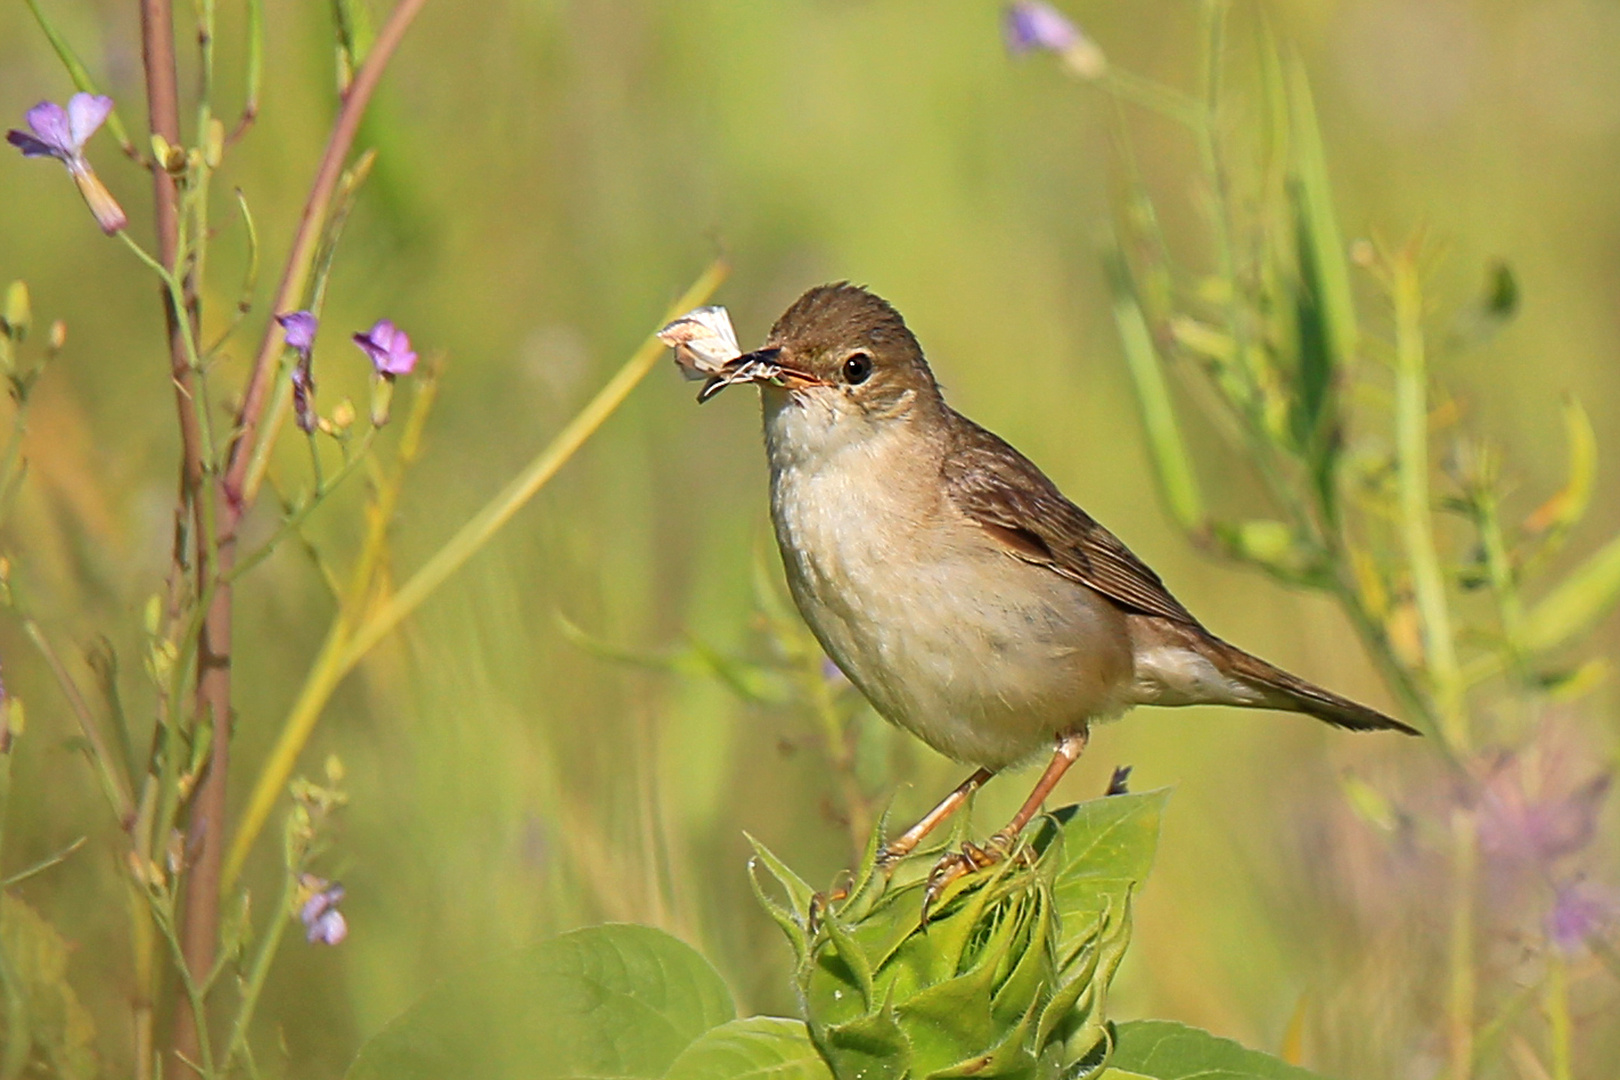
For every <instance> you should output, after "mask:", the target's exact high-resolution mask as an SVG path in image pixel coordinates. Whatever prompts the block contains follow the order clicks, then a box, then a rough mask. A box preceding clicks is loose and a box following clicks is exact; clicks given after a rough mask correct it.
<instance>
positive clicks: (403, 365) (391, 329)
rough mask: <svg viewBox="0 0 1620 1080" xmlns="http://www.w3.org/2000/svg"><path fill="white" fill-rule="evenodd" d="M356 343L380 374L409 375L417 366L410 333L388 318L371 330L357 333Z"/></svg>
mask: <svg viewBox="0 0 1620 1080" xmlns="http://www.w3.org/2000/svg"><path fill="white" fill-rule="evenodd" d="M354 343H355V344H356V345H358V346H360V348H361V350H362V351H363V352H364V353H365V354H366V355H367V356H369V357H370V358H371V364H372V366H373V367H374V368H376V369H377V374H379V375H388V376H394V375H409V374H410V373H411V371H412V369H413V368H415V367H416V354H415V353H414V352H412V351H411V339H410V335H408V334H406V333H405V331H403V330H401V329H400V328H399V327H397V326H395V325H394V324H393V323H392V322H391V321H390V320H388V319H379V320H377V324H376V325H375V326H373V327H372V328H371V329H370V330H368V331H366V332H365V333H361V334H355V335H354Z"/></svg>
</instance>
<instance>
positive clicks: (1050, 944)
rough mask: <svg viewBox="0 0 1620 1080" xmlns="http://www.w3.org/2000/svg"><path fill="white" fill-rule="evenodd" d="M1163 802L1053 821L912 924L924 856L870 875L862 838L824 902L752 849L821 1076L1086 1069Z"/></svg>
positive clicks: (1103, 1029) (1098, 1040)
mask: <svg viewBox="0 0 1620 1080" xmlns="http://www.w3.org/2000/svg"><path fill="white" fill-rule="evenodd" d="M1163 802H1164V793H1163V792H1151V793H1144V794H1140V795H1116V796H1110V797H1107V798H1104V799H1100V800H1098V801H1096V802H1092V803H1085V804H1082V805H1080V806H1077V807H1066V808H1064V809H1063V810H1059V811H1057V812H1055V813H1054V814H1052V815H1051V816H1049V817H1047V818H1045V819H1042V820H1041V821H1040V822H1039V823H1037V824H1036V825H1034V826H1032V827H1031V829H1030V830H1029V831H1028V832H1027V833H1026V836H1025V840H1024V843H1023V846H1021V847H1020V848H1019V849H1018V850H1017V851H1015V852H1014V853H1013V855H1012V856H1011V857H1010V858H1008V859H1006V860H1005V861H1002V862H1000V863H999V864H997V865H995V866H993V867H991V868H989V869H987V870H982V871H979V872H976V873H973V874H970V875H968V876H967V877H964V878H961V879H958V880H957V881H956V882H953V883H952V884H950V885H949V886H947V887H946V888H945V889H943V890H942V891H941V893H940V895H939V896H938V897H937V898H935V899H934V900H933V902H932V904H931V906H930V908H929V911H930V914H929V915H928V920H927V923H926V925H925V924H924V922H923V908H924V903H925V897H926V894H927V892H928V881H929V878H930V873H931V871H932V869H933V867H934V865H935V860H936V859H937V858H938V855H939V852H938V851H931V852H918V853H913V854H911V855H908V856H905V857H902V858H901V859H899V860H898V861H897V862H894V863H891V864H890V865H889V866H888V867H887V868H886V869H884V870H878V869H877V866H876V864H877V852H878V850H879V847H878V844H877V841H876V839H875V838H874V841H873V843H872V845H871V846H870V847H869V848H868V855H867V859H866V861H865V863H864V865H863V868H862V871H861V873H860V875H859V879H858V881H857V882H856V884H854V885H853V886H852V887H850V888H849V889H848V890H847V895H846V896H845V897H844V898H843V899H839V900H835V901H833V902H831V903H829V902H827V900H826V899H825V898H824V897H820V896H817V895H815V894H813V893H811V891H810V889H809V887H808V886H807V885H805V884H804V882H803V881H802V880H800V879H799V878H798V876H797V875H795V874H794V873H793V871H792V870H790V869H788V868H787V867H786V866H785V865H784V864H783V863H782V862H781V861H780V860H779V859H777V858H776V856H774V855H773V854H771V853H770V852H769V851H768V850H766V849H765V848H764V847H762V846H761V845H759V844H758V843H757V842H756V843H755V844H754V849H755V852H756V859H755V862H754V866H755V867H763V868H764V869H766V870H767V871H768V872H769V874H770V875H771V876H772V877H774V878H775V879H776V882H777V884H778V885H779V886H780V887H781V889H782V890H783V891H784V892H785V893H786V894H787V898H788V905H786V906H784V905H783V904H781V903H780V902H778V901H777V900H775V899H773V898H771V897H770V896H768V895H767V894H766V893H765V892H764V890H763V889H762V888H761V886H760V883H759V881H758V878H757V875H756V879H755V882H754V886H755V891H756V894H757V895H758V896H759V898H760V900H761V902H762V903H764V904H765V906H766V908H767V910H768V911H769V912H770V914H771V915H772V917H773V918H774V919H775V920H776V921H777V923H778V925H780V926H781V927H782V928H783V930H784V931H785V932H786V933H787V935H788V939H789V941H790V943H791V944H792V945H793V949H794V952H795V954H796V955H797V959H798V974H797V984H798V990H799V998H800V1003H801V1006H802V1008H803V1011H804V1016H805V1021H806V1023H807V1025H808V1027H809V1030H810V1037H811V1039H812V1041H813V1042H814V1043H815V1045H816V1048H817V1050H819V1051H820V1053H821V1055H822V1057H823V1058H824V1059H825V1060H826V1062H827V1064H828V1065H829V1066H830V1067H831V1070H832V1073H833V1076H834V1077H835V1078H836V1080H857V1078H875V1077H928V1076H933V1077H945V1076H958V1077H963V1076H984V1077H1013V1076H1017V1077H1027V1078H1030V1080H1039V1078H1056V1077H1066V1078H1070V1080H1082V1078H1091V1077H1096V1076H1098V1075H1099V1074H1100V1073H1101V1072H1102V1071H1103V1070H1104V1069H1105V1068H1106V1066H1107V1061H1108V1056H1109V1054H1110V1053H1111V1052H1112V1045H1113V1044H1112V1035H1111V1028H1110V1027H1109V1025H1108V1023H1107V1016H1106V1003H1107V994H1108V987H1109V984H1110V982H1111V981H1112V979H1113V976H1114V972H1115V971H1116V970H1117V968H1118V966H1119V963H1120V961H1121V959H1123V956H1124V952H1125V946H1126V943H1127V941H1128V939H1129V936H1130V900H1131V895H1132V893H1133V891H1134V890H1135V887H1136V885H1137V884H1138V883H1139V882H1140V880H1141V879H1142V877H1143V876H1144V875H1145V874H1146V872H1147V868H1148V866H1149V865H1150V863H1151V859H1152V851H1153V846H1154V842H1155V838H1156V836H1157V832H1158V820H1159V814H1160V810H1161V808H1162V806H1163ZM1104 837H1106V838H1107V842H1106V843H1103V842H1101V841H1102V839H1103V838H1104Z"/></svg>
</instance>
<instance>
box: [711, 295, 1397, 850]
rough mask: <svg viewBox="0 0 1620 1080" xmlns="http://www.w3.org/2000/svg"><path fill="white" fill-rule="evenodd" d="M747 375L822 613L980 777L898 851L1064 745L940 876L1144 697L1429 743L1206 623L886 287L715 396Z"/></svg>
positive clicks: (844, 647)
mask: <svg viewBox="0 0 1620 1080" xmlns="http://www.w3.org/2000/svg"><path fill="white" fill-rule="evenodd" d="M740 382H751V383H756V384H758V385H759V387H760V389H761V396H762V398H763V403H764V414H765V448H766V453H767V456H768V457H769V460H770V469H771V520H772V522H773V523H774V525H775V528H776V539H777V543H778V544H779V545H780V547H781V550H782V562H783V565H784V567H785V568H786V571H787V580H788V585H789V587H790V588H791V590H792V593H793V599H794V600H795V602H796V603H797V604H798V607H799V611H800V612H801V613H802V614H803V615H804V619H805V621H806V622H807V623H809V625H810V629H811V630H812V631H814V633H815V635H816V638H817V639H818V640H819V641H820V642H821V644H822V647H823V648H825V649H826V650H827V655H829V656H830V657H832V659H833V662H834V663H836V664H837V665H838V666H839V667H840V668H841V669H842V670H843V672H844V674H846V675H848V676H849V679H850V681H851V682H852V683H854V684H855V686H856V687H858V688H859V689H860V691H861V692H862V693H863V694H865V695H866V697H867V699H868V700H869V701H871V703H872V705H873V706H874V707H875V708H876V709H877V711H878V712H879V713H881V714H882V715H883V716H884V717H886V718H887V719H889V720H890V721H892V722H893V723H895V724H898V725H899V726H900V727H903V728H905V729H906V730H907V731H909V732H911V733H912V734H914V735H916V736H917V737H918V738H920V739H922V740H923V741H924V742H925V743H927V744H928V745H929V746H931V747H933V748H934V749H935V750H938V751H939V752H940V753H942V754H945V755H946V756H948V757H951V758H954V759H955V760H957V761H961V762H964V763H967V764H971V765H977V766H979V769H978V771H976V772H975V773H974V774H973V775H972V776H970V777H969V778H968V779H967V780H966V781H965V782H964V783H963V784H962V785H961V786H960V787H958V788H957V789H956V790H955V791H954V792H952V793H951V795H950V796H948V797H947V798H946V799H945V800H944V801H943V802H942V803H940V804H939V806H938V807H936V808H935V809H934V810H933V811H931V812H930V813H929V814H928V816H927V817H925V818H923V820H922V821H920V822H918V823H917V824H916V825H915V826H914V827H912V828H911V829H910V830H908V831H907V832H906V833H905V834H904V835H902V836H900V837H899V838H897V839H896V840H894V841H892V842H891V843H890V844H889V845H888V847H887V849H886V854H887V855H888V856H889V857H891V858H897V857H899V856H900V855H902V854H905V853H907V852H909V851H911V850H912V849H913V848H915V847H916V846H917V844H918V842H919V841H920V840H921V839H922V838H923V837H924V836H925V835H926V834H927V833H928V832H929V831H930V830H931V829H933V828H934V827H935V826H936V825H938V824H939V823H940V822H941V821H943V820H944V819H945V818H946V817H947V816H949V815H950V814H951V812H953V811H954V810H955V809H956V808H957V807H959V806H960V805H961V804H962V803H963V802H965V801H966V799H967V798H968V796H969V795H971V794H972V792H973V791H974V790H975V789H976V788H978V787H979V786H980V785H981V784H983V783H984V782H985V781H987V780H988V779H990V777H991V776H992V775H993V774H994V773H995V772H997V771H998V770H1001V769H1003V768H1006V767H1008V766H1011V765H1015V764H1018V763H1019V762H1022V761H1025V760H1027V759H1029V758H1031V757H1033V756H1034V755H1036V754H1037V753H1039V752H1040V751H1041V750H1043V749H1047V750H1051V749H1053V748H1055V753H1054V756H1053V758H1052V763H1051V765H1050V766H1048V768H1047V770H1046V772H1045V774H1044V775H1043V776H1042V777H1041V779H1040V782H1039V783H1038V784H1037V785H1036V787H1035V790H1034V791H1033V792H1032V793H1031V795H1030V797H1029V799H1028V801H1027V802H1026V803H1025V804H1024V806H1023V808H1022V809H1021V810H1020V811H1019V812H1018V814H1017V815H1016V816H1015V817H1014V818H1013V820H1012V821H1011V822H1010V823H1009V824H1008V826H1007V827H1006V828H1005V829H1003V830H1001V831H1000V832H999V833H997V834H996V835H995V837H994V838H992V841H991V843H990V845H989V849H988V850H985V849H980V848H977V847H973V846H970V847H969V848H968V849H967V850H966V851H965V852H963V853H961V854H958V855H955V856H951V857H949V858H948V860H947V862H945V863H942V864H941V869H940V871H939V872H937V873H936V879H940V878H942V877H950V876H954V875H956V874H959V873H961V872H963V871H965V870H968V869H972V868H975V867H977V866H980V865H984V864H986V863H987V862H991V861H994V860H996V859H998V858H1001V857H1003V856H1004V855H1005V854H1006V853H1007V852H1008V851H1009V850H1010V849H1011V847H1012V845H1013V844H1014V842H1015V841H1016V839H1017V837H1018V834H1019V833H1020V832H1021V831H1022V830H1023V828H1024V826H1025V825H1026V824H1028V823H1029V821H1030V819H1031V818H1032V817H1033V816H1034V815H1035V814H1036V813H1037V812H1039V809H1040V806H1041V804H1042V803H1043V802H1044V801H1045V799H1046V796H1047V794H1048V793H1049V792H1050V791H1051V790H1052V788H1053V787H1054V786H1055V785H1056V784H1057V782H1058V780H1059V779H1060V778H1061V777H1062V776H1063V773H1064V771H1065V770H1067V769H1068V767H1069V766H1070V765H1071V764H1072V763H1073V762H1074V760H1075V759H1076V758H1077V757H1079V756H1080V753H1081V751H1082V750H1083V749H1084V748H1085V745H1086V739H1087V734H1088V732H1089V730H1090V727H1091V724H1092V722H1093V721H1100V720H1108V719H1112V718H1114V717H1117V716H1119V715H1120V714H1121V713H1123V712H1125V711H1126V710H1127V709H1129V708H1131V707H1132V706H1134V705H1202V704H1220V705H1238V706H1242V707H1246V708H1264V709H1281V710H1286V711H1290V712H1302V713H1306V714H1308V715H1311V716H1314V717H1316V718H1317V719H1319V720H1324V721H1326V722H1327V723H1330V724H1333V725H1336V726H1338V727H1344V728H1351V729H1353V730H1357V731H1369V730H1380V729H1393V730H1396V731H1403V732H1406V733H1407V734H1413V735H1415V734H1417V732H1416V731H1414V730H1413V729H1412V728H1410V727H1408V726H1407V725H1406V724H1403V723H1401V722H1400V721H1399V720H1395V719H1393V718H1392V717H1388V716H1385V715H1384V714H1383V713H1380V712H1378V711H1376V710H1374V709H1370V708H1368V707H1367V706H1365V705H1359V704H1357V703H1356V702H1354V701H1351V700H1349V699H1348V698H1344V697H1340V696H1339V695H1338V694H1334V693H1332V692H1331V691H1328V690H1324V689H1322V688H1321V687H1319V686H1315V685H1313V684H1311V683H1308V682H1306V681H1304V680H1303V679H1300V678H1297V677H1295V676H1293V675H1290V674H1289V673H1288V672H1286V671H1283V670H1282V669H1281V668H1278V667H1275V666H1273V665H1271V664H1268V663H1267V662H1266V661H1264V660H1261V659H1259V658H1258V657H1255V656H1251V655H1250V654H1249V653H1246V652H1244V651H1243V650H1242V649H1239V648H1237V647H1236V646H1233V645H1229V644H1227V643H1226V642H1224V641H1222V640H1221V639H1220V638H1218V637H1216V636H1215V635H1213V634H1211V633H1210V632H1209V631H1208V630H1206V629H1204V627H1203V625H1202V624H1201V623H1199V621H1198V620H1197V619H1195V618H1194V617H1193V616H1192V614H1191V613H1190V612H1188V610H1187V609H1186V608H1185V607H1183V606H1182V605H1181V604H1180V603H1179V602H1178V601H1177V600H1176V598H1175V597H1174V596H1171V595H1170V592H1169V590H1167V589H1166V588H1165V587H1164V583H1163V582H1161V581H1160V580H1159V577H1158V575H1157V574H1155V573H1154V572H1153V571H1152V570H1150V569H1148V567H1147V566H1146V565H1145V564H1144V563H1143V562H1142V561H1141V560H1140V559H1138V558H1137V557H1136V556H1135V555H1133V554H1131V552H1130V549H1128V548H1127V547H1126V546H1125V545H1124V544H1122V543H1120V541H1119V540H1118V539H1117V538H1115V536H1114V535H1113V534H1112V533H1110V532H1109V531H1108V530H1107V529H1105V528H1103V527H1102V526H1101V525H1099V524H1098V523H1097V522H1096V521H1094V520H1093V519H1092V518H1091V516H1090V515H1088V514H1087V513H1086V512H1085V511H1084V510H1082V509H1080V508H1079V507H1078V506H1076V505H1075V504H1074V503H1072V502H1070V501H1069V500H1068V499H1066V498H1064V496H1063V494H1062V493H1061V492H1060V491H1058V489H1057V487H1056V486H1055V485H1054V484H1053V483H1052V481H1050V480H1048V479H1047V478H1046V476H1045V475H1044V474H1043V473H1042V472H1041V471H1040V470H1039V469H1038V468H1036V467H1035V466H1034V465H1033V464H1032V463H1031V462H1030V461H1029V459H1028V458H1026V457H1024V456H1023V455H1022V454H1020V453H1019V452H1018V451H1017V450H1014V449H1013V448H1012V447H1011V446H1009V445H1008V444H1007V443H1006V442H1004V441H1003V440H1001V439H999V438H997V437H996V436H995V435H992V434H991V433H990V432H988V431H986V430H985V429H984V428H982V427H980V426H979V425H977V424H975V423H974V422H973V421H971V420H969V419H967V418H966V417H965V416H963V415H962V414H960V413H958V412H957V411H956V410H954V409H952V408H951V407H950V406H949V405H947V404H946V403H945V399H944V398H943V397H942V396H941V394H940V389H939V385H938V383H936V382H935V381H934V376H933V373H932V372H931V371H930V370H929V367H928V363H927V362H926V361H925V360H924V359H923V352H922V348H921V346H920V345H918V343H917V339H916V337H915V336H913V334H912V333H911V331H910V330H909V329H908V328H907V327H906V324H905V321H904V320H903V319H902V318H901V317H900V313H899V312H897V311H896V310H895V309H894V308H893V307H892V306H891V305H890V304H889V303H888V302H887V301H885V300H883V299H881V298H880V297H878V296H875V295H873V294H872V293H870V292H868V291H866V290H865V289H862V288H858V287H856V286H853V285H849V284H844V283H840V284H835V285H823V286H819V287H817V288H814V289H811V290H810V291H809V292H807V293H805V294H804V295H803V296H801V297H800V298H799V299H798V300H797V301H795V302H794V304H793V306H792V307H790V308H788V310H787V311H786V312H785V313H783V315H782V317H781V318H780V319H778V320H777V321H776V325H775V326H774V327H772V328H771V332H770V336H769V338H768V340H767V341H766V343H765V347H764V348H762V349H759V350H757V351H755V352H752V353H747V354H744V355H742V356H738V357H736V358H735V359H733V360H731V361H730V362H729V363H727V364H725V365H724V367H722V368H720V370H719V373H718V374H716V375H715V376H714V377H713V378H711V379H710V380H709V383H708V385H706V386H705V387H704V390H703V393H702V395H701V396H700V398H699V400H700V401H701V400H707V399H708V398H710V397H712V396H714V394H716V393H718V392H719V391H720V390H722V389H724V388H725V387H726V386H728V385H732V384H734V383H740Z"/></svg>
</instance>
